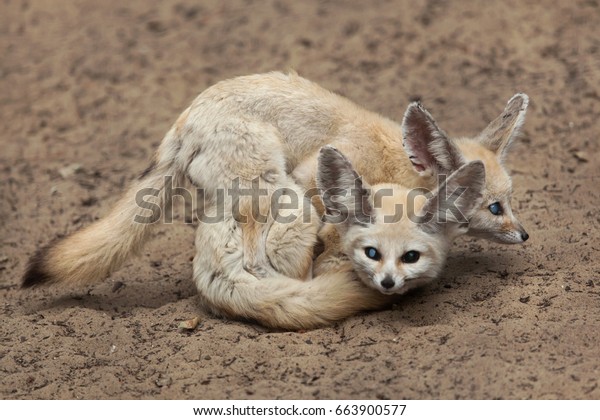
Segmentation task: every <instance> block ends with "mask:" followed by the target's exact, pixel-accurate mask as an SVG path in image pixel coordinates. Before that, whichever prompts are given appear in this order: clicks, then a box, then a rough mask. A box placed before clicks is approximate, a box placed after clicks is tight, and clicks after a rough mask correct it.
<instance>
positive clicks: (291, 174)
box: [22, 72, 527, 287]
mask: <svg viewBox="0 0 600 420" xmlns="http://www.w3.org/2000/svg"><path fill="white" fill-rule="evenodd" d="M526 108H527V96H526V95H523V94H518V95H515V96H514V97H513V98H512V99H511V100H510V101H509V102H508V105H507V106H506V109H505V110H504V112H503V113H502V114H501V115H500V116H499V117H498V118H497V119H496V120H494V121H493V122H492V123H491V124H489V126H488V127H487V128H486V129H485V130H484V131H483V132H482V133H481V134H480V135H479V136H477V137H475V138H473V139H459V140H457V141H452V140H450V139H448V138H447V137H446V136H445V134H444V133H443V132H442V131H441V130H440V129H439V128H438V127H437V125H436V123H435V121H434V120H433V118H432V117H431V115H430V114H429V113H428V112H427V111H426V110H425V109H424V108H423V107H422V106H421V105H419V104H411V105H410V106H409V108H408V110H407V112H406V114H405V116H404V120H403V124H402V125H399V124H397V123H395V122H393V121H390V120H388V119H386V118H384V117H381V116H379V115H377V114H375V113H372V112H369V111H366V110H363V109H361V108H360V107H358V106H357V105H355V104H354V103H352V102H350V101H349V100H347V99H345V98H342V97H340V96H338V95H335V94H333V93H331V92H329V91H327V90H325V89H323V88H321V87H319V86H318V85H316V84H314V83H312V82H310V81H308V80H306V79H303V78H301V77H299V76H298V75H296V74H295V73H292V74H283V73H277V72H275V73H268V74H261V75H252V76H245V77H238V78H235V79H231V80H226V81H223V82H220V83H217V84H216V85H214V86H212V87H210V88H208V89H206V90H205V91H204V92H203V93H201V94H200V95H199V96H198V97H197V98H196V99H195V100H194V101H193V103H192V104H191V105H190V107H189V108H187V109H186V110H185V111H184V112H183V113H182V114H181V116H180V117H179V118H178V119H177V121H176V122H175V124H174V125H173V126H172V127H171V129H170V130H169V131H168V132H167V134H166V135H165V137H164V139H163V141H162V143H161V145H160V146H159V148H158V150H157V152H156V154H155V156H154V159H153V160H152V163H151V164H150V166H149V167H148V169H147V170H146V171H144V173H143V174H142V176H141V177H140V178H139V179H138V180H137V181H135V182H133V184H132V185H131V186H130V189H129V190H128V191H127V192H126V193H125V194H124V195H123V197H122V198H121V199H120V200H119V201H118V202H117V204H116V205H115V206H114V208H113V209H112V210H111V211H110V212H109V214H108V215H107V216H106V217H105V218H104V219H101V220H99V221H97V222H95V223H93V224H92V225H90V226H88V227H86V228H84V229H82V230H80V231H78V232H75V233H73V234H72V235H70V236H68V237H65V238H62V239H60V240H58V241H55V242H53V243H51V244H50V245H48V246H46V247H44V248H42V249H40V250H39V251H38V252H37V253H36V254H35V255H34V256H33V257H32V258H31V260H30V263H29V266H28V269H27V271H26V273H25V275H24V277H23V282H22V285H23V286H24V287H30V286H34V285H39V284H50V283H64V284H70V285H77V284H86V283H94V282H97V281H100V280H102V279H103V278H105V277H106V276H108V275H109V274H110V273H111V272H113V271H114V270H116V269H118V268H119V267H120V266H121V265H122V264H123V263H124V261H125V260H126V259H127V258H128V257H129V256H130V255H131V254H132V253H135V252H137V251H139V250H140V248H141V246H142V245H143V243H144V242H145V241H146V240H147V238H148V234H149V232H150V227H151V226H153V224H152V223H135V222H133V221H134V219H135V217H136V216H139V213H140V211H141V209H140V208H139V207H138V205H136V202H135V197H136V194H137V193H138V192H139V191H141V190H147V189H154V190H156V191H158V192H159V193H158V194H156V196H154V197H152V198H151V200H154V202H153V204H154V205H155V206H156V207H159V208H160V209H163V210H164V209H165V208H166V207H170V206H171V197H170V196H166V195H165V188H164V185H165V178H166V177H171V178H172V180H173V182H174V184H175V186H183V185H184V184H185V183H186V182H190V183H191V184H192V185H193V186H194V187H196V188H199V189H202V190H203V191H204V195H205V197H204V199H205V206H206V207H207V208H213V207H214V206H215V205H216V203H217V202H218V200H219V191H221V192H222V191H226V190H228V189H230V188H232V184H235V185H236V188H238V189H241V190H248V189H252V187H253V186H254V185H255V184H256V182H258V183H259V184H260V188H261V189H263V190H266V191H267V195H266V196H261V197H260V198H259V200H258V204H257V206H256V207H258V208H256V207H255V204H256V203H254V201H256V200H253V199H248V197H244V198H242V199H239V200H238V199H236V198H235V197H231V196H230V195H228V194H227V195H226V197H225V206H224V207H225V209H226V211H225V214H224V215H223V222H224V223H228V222H230V221H231V219H236V216H237V214H234V212H233V211H232V210H231V209H233V208H234V207H236V208H237V209H238V210H239V211H238V212H237V213H240V214H243V215H249V214H254V213H255V212H259V213H260V214H265V213H266V212H267V211H268V206H269V203H270V198H272V195H273V194H274V192H275V191H280V190H281V189H285V188H289V189H290V190H294V191H297V190H302V189H307V188H311V187H314V186H315V181H314V178H315V173H316V161H317V154H318V151H319V149H320V148H321V147H322V146H324V145H326V144H331V145H333V146H335V147H337V148H338V149H339V150H340V151H342V152H343V153H344V154H345V155H346V156H347V157H348V159H349V160H350V161H351V162H352V163H353V164H354V166H355V168H356V170H357V171H358V172H359V173H361V174H362V175H363V177H364V178H365V180H366V181H367V182H369V183H371V184H377V183H382V182H392V183H396V184H401V185H404V186H405V187H410V188H414V187H426V188H428V189H430V190H433V189H434V188H435V186H436V185H437V175H438V174H446V175H447V174H450V173H452V172H454V171H456V170H457V169H458V168H459V167H461V166H462V165H463V164H464V163H466V162H468V161H472V160H482V161H483V162H484V165H485V168H486V172H487V173H488V176H486V188H485V190H484V193H483V196H484V200H483V204H482V205H481V208H480V209H479V210H478V211H477V212H475V213H474V214H473V215H472V217H471V219H470V226H471V230H470V232H472V233H474V234H477V235H480V236H484V237H486V238H490V239H495V240H498V241H502V242H511V243H517V242H522V241H524V240H525V239H527V234H526V233H525V231H524V230H523V228H522V227H521V225H520V223H519V222H518V221H517V220H516V218H515V217H514V216H513V214H512V212H511V208H510V196H511V182H510V177H509V176H508V174H507V172H506V171H505V169H504V167H503V165H502V159H503V158H504V155H505V154H506V150H507V148H508V146H509V145H510V143H511V141H512V140H513V138H514V137H515V134H516V132H517V131H518V129H519V127H520V126H521V124H522V123H523V120H524V115H525V110H526ZM403 142H404V144H405V146H406V150H407V151H408V152H409V153H408V155H407V153H406V152H405V150H404V148H403ZM409 156H410V158H409ZM265 207H266V208H265ZM271 225H272V223H270V222H267V223H255V220H254V218H252V217H250V218H249V222H248V223H243V224H240V228H241V230H242V232H241V234H242V244H243V255H242V258H243V261H242V263H243V265H244V267H245V269H246V270H247V271H248V272H249V273H252V274H253V275H257V276H264V275H265V274H267V273H265V270H264V268H265V267H267V268H269V266H270V264H269V262H268V260H267V257H266V250H267V248H268V246H267V245H268V244H267V234H266V233H267V232H271V231H272V232H274V234H275V235H276V234H277V231H278V229H277V228H275V229H271ZM312 228H313V227H312V225H309V227H307V229H312ZM200 229H202V226H201V227H200ZM227 235H228V236H233V235H234V233H233V232H231V233H228V234H227ZM225 239H226V238H225ZM303 249H304V248H303ZM311 264H312V255H311V253H308V252H304V253H301V254H300V255H297V256H296V260H295V261H294V262H293V263H292V264H287V265H286V264H283V265H282V267H278V268H277V269H276V270H275V271H279V272H281V273H283V274H285V275H288V276H291V277H296V278H301V277H303V276H304V275H306V273H307V272H308V271H309V269H310V266H311Z"/></svg>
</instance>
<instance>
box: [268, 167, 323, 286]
mask: <svg viewBox="0 0 600 420" xmlns="http://www.w3.org/2000/svg"><path fill="white" fill-rule="evenodd" d="M271 216H272V218H273V222H272V224H271V227H270V229H269V233H268V235H267V240H266V253H267V257H268V259H269V262H270V264H271V266H272V267H273V268H274V269H275V270H276V271H277V272H278V273H281V274H284V275H285V276H288V277H292V278H296V279H309V278H311V277H312V270H311V268H312V260H313V252H314V247H315V245H316V242H317V232H318V230H319V227H320V224H321V221H320V218H319V215H318V214H317V212H316V210H315V208H314V207H313V205H312V204H311V202H310V199H309V198H308V197H305V194H304V190H303V189H302V188H300V187H299V186H298V185H296V184H295V183H294V182H293V181H292V180H291V179H289V182H288V183H287V185H286V186H285V187H284V188H281V189H279V190H277V191H275V193H274V195H273V199H272V205H271Z"/></svg>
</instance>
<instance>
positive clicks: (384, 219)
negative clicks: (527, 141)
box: [317, 146, 485, 294]
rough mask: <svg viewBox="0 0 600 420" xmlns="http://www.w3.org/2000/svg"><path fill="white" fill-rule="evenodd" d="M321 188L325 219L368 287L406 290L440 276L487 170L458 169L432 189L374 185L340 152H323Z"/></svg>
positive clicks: (475, 166)
mask: <svg viewBox="0 0 600 420" xmlns="http://www.w3.org/2000/svg"><path fill="white" fill-rule="evenodd" d="M317 185H318V188H319V190H320V191H321V197H322V199H323V204H324V207H325V220H326V221H327V222H329V223H333V224H334V225H335V227H336V228H337V230H338V233H339V236H340V239H341V243H342V244H343V248H344V253H345V255H346V256H347V257H348V258H349V259H350V260H351V262H352V264H353V267H354V271H355V272H356V273H357V274H358V276H359V277H360V279H361V280H362V281H363V282H364V283H365V284H366V285H367V286H369V287H371V288H373V289H376V290H378V291H380V292H382V293H385V294H394V293H405V292H406V291H408V290H410V289H413V288H415V287H418V286H421V285H423V284H426V283H428V282H430V281H431V280H433V279H434V278H436V277H437V276H438V275H439V274H440V272H441V270H442V269H443V267H444V264H445V261H446V256H447V253H448V249H449V248H450V245H451V243H452V241H453V239H454V238H455V237H456V236H457V235H459V234H462V233H465V232H466V230H467V225H468V220H469V218H470V217H472V215H473V213H474V212H475V211H477V209H478V208H479V205H480V202H481V199H482V192H483V190H484V186H485V169H484V167H483V164H482V163H481V162H479V161H473V162H469V163H467V164H465V165H463V166H462V167H461V168H459V169H458V170H456V171H454V172H453V173H452V174H451V175H450V176H448V177H447V179H446V180H445V181H443V182H442V183H441V184H440V185H439V187H438V189H437V190H436V191H434V192H433V193H431V192H429V193H428V194H425V192H424V191H423V190H408V189H407V188H404V187H402V186H400V185H396V184H378V185H375V186H373V187H369V186H368V185H367V184H366V183H365V181H363V180H362V179H361V178H360V177H359V175H358V174H357V173H356V171H355V170H354V169H353V167H352V164H351V163H350V161H348V159H346V157H345V156H344V155H342V154H341V153H340V152H339V151H338V150H337V149H335V148H333V147H330V146H327V147H324V148H323V149H321V152H320V155H319V164H318V171H317Z"/></svg>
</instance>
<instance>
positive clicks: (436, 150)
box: [402, 93, 529, 244]
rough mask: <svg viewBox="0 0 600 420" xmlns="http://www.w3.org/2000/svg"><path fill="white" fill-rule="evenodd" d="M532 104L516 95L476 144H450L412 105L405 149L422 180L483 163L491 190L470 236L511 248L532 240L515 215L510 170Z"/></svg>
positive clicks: (420, 109) (487, 188) (406, 124)
mask: <svg viewBox="0 0 600 420" xmlns="http://www.w3.org/2000/svg"><path fill="white" fill-rule="evenodd" d="M528 102H529V98H528V97H527V95H525V94H523V93H519V94H516V95H515V96H513V97H512V98H511V99H510V100H509V101H508V104H507V105H506V107H505V109H504V111H503V112H502V114H500V116H498V117H497V118H496V119H495V120H493V121H492V122H491V123H490V124H489V125H488V126H487V127H486V128H485V129H484V130H483V131H482V132H481V133H480V134H479V135H478V136H476V137H474V138H459V139H449V138H448V137H447V136H446V134H445V133H444V132H443V131H442V130H441V129H440V128H439V127H438V125H437V124H436V122H435V120H434V119H433V117H432V116H431V114H430V113H429V112H428V111H427V110H426V109H425V108H424V107H423V106H422V105H421V104H419V103H412V104H410V105H409V107H408V109H407V110H406V113H405V114H404V120H403V122H402V134H403V142H404V148H405V150H406V152H407V154H408V155H409V157H410V160H411V162H412V164H413V167H414V169H415V170H416V171H417V172H418V173H419V174H420V175H423V176H438V175H440V174H442V175H448V174H451V173H452V172H454V171H456V170H458V169H459V168H460V167H461V166H463V165H464V164H465V163H467V162H470V161H474V160H480V161H482V162H483V164H484V166H485V171H486V185H485V189H484V192H483V200H482V202H481V206H480V208H479V209H478V210H477V211H476V212H475V213H473V215H472V217H471V219H470V221H469V222H470V223H469V232H468V233H469V234H470V235H474V236H479V237H483V238H486V239H490V240H493V241H496V242H500V243H508V244H517V243H522V242H525V241H526V240H527V239H528V238H529V235H528V234H527V232H526V231H525V229H524V228H523V226H522V225H521V223H520V222H519V221H518V220H517V218H516V217H515V216H514V214H513V212H512V208H511V204H510V203H511V196H512V183H511V179H510V176H509V174H508V172H507V171H506V169H505V167H504V160H505V157H506V154H507V151H508V149H509V147H510V145H511V143H512V142H513V140H514V138H515V137H517V135H518V133H519V129H520V128H521V126H522V125H523V122H524V121H525V113H526V111H527V105H528Z"/></svg>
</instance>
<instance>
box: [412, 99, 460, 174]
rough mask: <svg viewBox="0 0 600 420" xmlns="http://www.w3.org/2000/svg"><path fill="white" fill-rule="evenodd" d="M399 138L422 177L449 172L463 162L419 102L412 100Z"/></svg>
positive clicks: (451, 143) (452, 144)
mask: <svg viewBox="0 0 600 420" xmlns="http://www.w3.org/2000/svg"><path fill="white" fill-rule="evenodd" d="M402 138H403V140H402V144H403V146H404V150H405V151H406V153H407V154H408V157H409V158H410V161H411V163H412V164H413V167H414V169H415V171H417V172H418V173H419V174H420V175H422V176H431V175H436V174H446V175H448V174H450V173H452V172H454V171H455V170H457V169H458V168H460V167H461V166H462V165H463V164H464V163H466V161H465V159H464V158H463V156H462V153H461V152H460V150H459V149H458V147H456V145H455V144H454V142H453V141H452V140H450V139H449V138H448V137H447V136H446V134H445V133H444V132H443V131H442V130H441V129H440V128H439V127H438V125H437V124H436V122H435V120H434V119H433V117H432V116H431V114H430V113H429V112H428V111H427V110H426V109H425V108H424V107H423V105H421V104H420V103H419V102H413V103H411V104H410V105H409V106H408V108H407V109H406V112H405V113H404V119H403V120H402Z"/></svg>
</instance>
